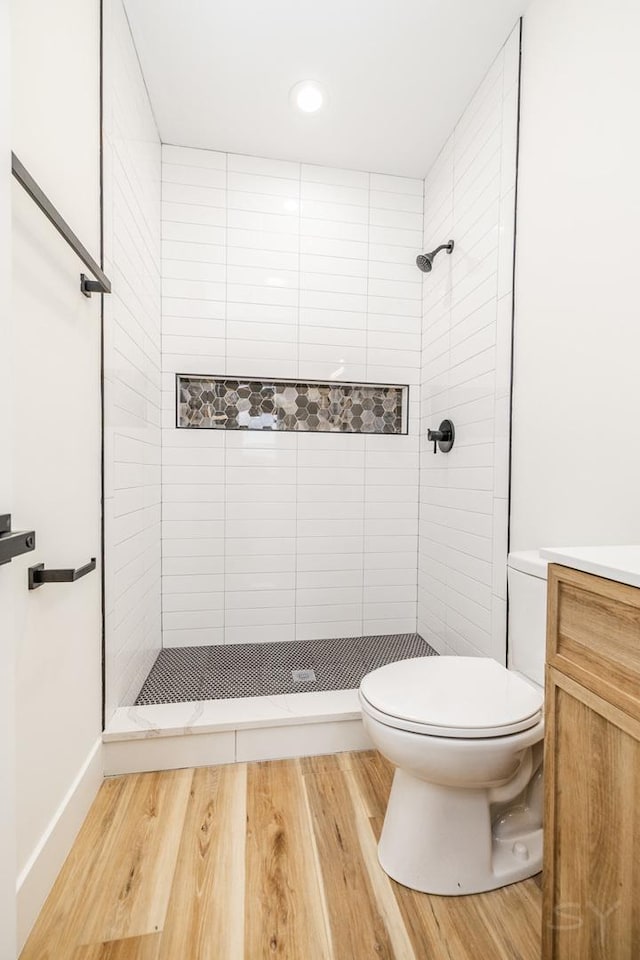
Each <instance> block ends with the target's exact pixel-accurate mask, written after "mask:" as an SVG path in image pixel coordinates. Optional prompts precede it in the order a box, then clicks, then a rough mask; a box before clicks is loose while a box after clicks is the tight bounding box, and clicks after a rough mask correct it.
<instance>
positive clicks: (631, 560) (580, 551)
mask: <svg viewBox="0 0 640 960" xmlns="http://www.w3.org/2000/svg"><path fill="white" fill-rule="evenodd" d="M540 556H541V557H544V559H545V560H548V561H549V563H561V564H562V566H564V567H573V569H574V570H582V571H583V572H584V573H593V574H595V575H596V576H597V577H606V579H607V580H617V581H618V583H628V584H629V586H631V587H640V546H636V545H633V546H621V547H615V546H612V547H548V548H545V549H543V550H541V551H540Z"/></svg>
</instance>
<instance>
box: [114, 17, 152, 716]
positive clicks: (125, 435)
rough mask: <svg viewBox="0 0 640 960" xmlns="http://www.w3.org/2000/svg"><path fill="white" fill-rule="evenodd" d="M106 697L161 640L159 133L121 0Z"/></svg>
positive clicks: (121, 690)
mask: <svg viewBox="0 0 640 960" xmlns="http://www.w3.org/2000/svg"><path fill="white" fill-rule="evenodd" d="M104 46H105V55H104V98H105V100H104V213H105V271H106V273H107V276H109V278H110V279H111V281H112V285H113V292H112V294H111V295H110V296H108V297H105V298H104V310H105V317H104V413H105V433H104V439H105V480H104V482H105V551H106V564H105V576H106V584H105V587H106V590H105V604H106V610H105V613H106V617H105V629H106V707H107V717H108V716H109V715H110V713H111V712H112V711H113V709H115V707H117V706H120V705H121V704H126V703H133V701H134V699H135V696H136V695H137V693H138V690H139V688H140V686H141V684H142V682H143V680H144V678H145V676H146V674H147V673H148V671H149V669H150V667H151V665H152V664H153V661H154V659H155V657H156V655H157V653H158V651H159V649H160V646H161V611H160V606H161V604H160V572H161V568H160V479H161V478H160V441H161V431H160V406H161V382H160V364H161V361H160V347H161V340H160V316H161V309H160V307H161V304H160V299H161V291H160V140H159V137H158V133H157V130H156V126H155V122H154V119H153V114H152V112H151V107H150V104H149V100H148V97H147V93H146V88H145V85H144V81H143V79H142V75H141V73H140V68H139V65H138V60H137V57H136V52H135V49H134V46H133V41H132V39H131V35H130V32H129V26H128V23H127V19H126V16H125V12H124V9H123V6H122V2H121V0H105V3H104Z"/></svg>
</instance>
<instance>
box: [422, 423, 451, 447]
mask: <svg viewBox="0 0 640 960" xmlns="http://www.w3.org/2000/svg"><path fill="white" fill-rule="evenodd" d="M455 439H456V431H455V427H454V426H453V423H452V421H451V420H443V421H442V423H441V424H440V426H439V427H438V429H437V430H427V440H430V441H432V442H433V452H434V453H437V452H438V449H440V452H441V453H449V450H451V447H452V446H453V444H454V441H455Z"/></svg>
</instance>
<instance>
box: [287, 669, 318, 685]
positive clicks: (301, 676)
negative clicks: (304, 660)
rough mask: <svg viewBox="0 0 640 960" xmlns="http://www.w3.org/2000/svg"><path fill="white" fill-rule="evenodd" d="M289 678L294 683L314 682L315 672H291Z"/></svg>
mask: <svg viewBox="0 0 640 960" xmlns="http://www.w3.org/2000/svg"><path fill="white" fill-rule="evenodd" d="M291 676H292V677H293V682H294V683H304V682H305V681H306V682H309V681H310V680H315V678H316V672H315V670H292V671H291Z"/></svg>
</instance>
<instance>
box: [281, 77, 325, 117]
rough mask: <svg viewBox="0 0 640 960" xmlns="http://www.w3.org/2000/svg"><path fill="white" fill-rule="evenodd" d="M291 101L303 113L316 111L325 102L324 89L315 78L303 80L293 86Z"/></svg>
mask: <svg viewBox="0 0 640 960" xmlns="http://www.w3.org/2000/svg"><path fill="white" fill-rule="evenodd" d="M289 96H290V99H291V103H292V104H293V105H294V106H295V107H297V108H298V110H302V112H303V113H315V112H316V110H319V109H320V107H321V106H322V105H323V104H324V102H325V99H326V98H325V94H324V90H323V89H322V87H321V86H320V84H319V83H317V82H316V81H315V80H301V81H300V83H296V85H295V86H294V87H292V88H291V93H290V95H289Z"/></svg>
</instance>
